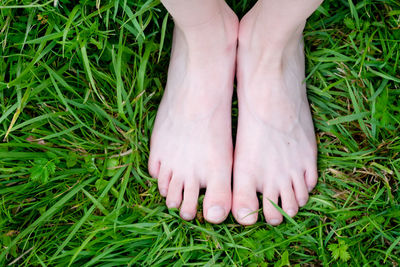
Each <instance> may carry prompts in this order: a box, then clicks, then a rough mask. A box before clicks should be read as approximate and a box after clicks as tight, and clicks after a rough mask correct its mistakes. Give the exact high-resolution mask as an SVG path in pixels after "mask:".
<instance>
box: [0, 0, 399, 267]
mask: <svg viewBox="0 0 400 267" xmlns="http://www.w3.org/2000/svg"><path fill="white" fill-rule="evenodd" d="M56 3H57V4H56ZM55 4H56V5H55ZM229 4H230V5H231V6H232V8H233V9H234V10H235V11H236V12H237V13H238V14H239V15H240V16H242V15H243V14H244V13H245V12H246V11H247V10H248V9H249V8H250V7H251V6H252V4H254V1H247V0H240V1H239V0H238V1H233V0H232V1H229ZM399 22H400V3H399V2H398V1H392V0H363V1H352V0H335V1H333V0H326V1H325V2H324V3H323V5H322V6H321V7H320V8H319V9H318V10H317V12H315V13H314V15H313V16H312V17H311V18H310V19H309V21H308V23H307V26H306V29H305V43H306V56H307V60H306V62H307V84H308V89H309V90H308V93H309V99H310V103H311V107H312V112H313V116H314V122H315V126H316V130H317V139H318V145H319V162H318V163H319V183H318V185H317V187H316V189H315V190H314V191H313V194H312V197H311V198H310V201H309V203H308V204H307V206H306V207H305V208H302V209H301V210H300V212H299V214H298V215H297V216H296V217H295V218H294V220H286V221H285V222H284V223H283V224H282V225H280V226H278V227H271V226H269V225H267V224H266V223H264V222H263V218H262V215H261V218H260V220H259V222H258V223H257V224H255V225H254V226H250V227H243V226H240V225H238V224H237V223H236V222H235V221H234V220H233V217H232V216H229V218H228V219H227V220H226V221H225V222H224V223H223V224H221V225H212V224H208V223H207V222H205V221H204V220H203V218H202V215H201V205H200V206H199V214H198V216H197V218H196V219H195V220H194V221H192V222H185V221H183V220H181V219H180V218H179V216H178V215H177V214H178V213H177V211H176V210H171V211H168V210H167V208H166V206H165V202H164V199H163V198H162V197H160V195H159V193H158V191H157V186H156V183H155V181H154V180H153V179H151V178H150V177H149V175H148V173H147V167H146V164H147V158H148V152H149V148H148V147H149V136H150V132H151V128H152V125H153V122H154V118H155V114H156V110H157V106H158V103H159V101H160V99H161V96H162V92H163V85H164V84H165V82H166V76H167V67H168V59H169V52H170V47H171V46H170V42H171V37H172V36H171V34H172V28H173V23H172V20H171V18H169V17H168V14H167V13H166V10H165V9H164V8H163V7H162V5H161V4H160V2H159V1H154V0H147V1H146V0H135V1H127V0H125V1H122V0H121V1H119V0H114V1H100V0H97V1H89V0H81V1H68V0H65V1H61V0H60V1H48V2H46V1H35V2H32V1H25V0H22V1H21V0H18V1H17V0H15V1H14V0H0V110H1V112H0V139H1V142H0V242H1V247H0V265H6V264H7V265H19V266H47V265H52V266H53V265H58V266H68V265H74V266H76V265H78V266H93V265H101V266H117V265H133V266H137V265H142V266H161V265H173V266H183V265H206V266H217V265H221V266H225V265H232V266H267V265H270V266H272V265H275V266H285V265H288V264H290V265H296V264H307V265H337V266H342V265H344V264H347V265H351V266H360V265H363V266H378V265H379V266H385V265H386V266H398V263H399V262H400V219H399V218H400V203H399V202H400V196H399V188H398V187H399V180H400V173H399V171H400V170H399V169H400V158H399V152H400V138H399V123H400V115H399V111H400V110H399V109H400V103H399V94H400V88H399V87H400V75H399V73H400V71H399V70H400V68H399V58H400V47H399V40H400V30H399ZM211 38H212V37H211ZM236 117H237V103H236V100H235V101H234V108H233V120H234V121H236ZM201 200H202V199H200V201H201Z"/></svg>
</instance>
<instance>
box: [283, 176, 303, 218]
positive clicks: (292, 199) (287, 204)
mask: <svg viewBox="0 0 400 267" xmlns="http://www.w3.org/2000/svg"><path fill="white" fill-rule="evenodd" d="M281 202H282V209H283V210H284V211H285V212H286V213H287V215H289V216H290V217H294V216H295V215H296V214H297V211H298V210H299V206H298V204H297V199H296V196H295V194H294V191H293V187H292V184H291V183H287V184H285V185H284V186H283V187H282V188H281Z"/></svg>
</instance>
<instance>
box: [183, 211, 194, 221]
mask: <svg viewBox="0 0 400 267" xmlns="http://www.w3.org/2000/svg"><path fill="white" fill-rule="evenodd" d="M181 217H182V219H184V220H186V221H190V220H192V217H193V216H192V215H190V214H189V213H182V214H181Z"/></svg>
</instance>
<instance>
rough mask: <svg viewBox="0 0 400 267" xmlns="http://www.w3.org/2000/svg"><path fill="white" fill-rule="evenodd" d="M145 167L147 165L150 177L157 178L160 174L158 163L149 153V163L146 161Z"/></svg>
mask: <svg viewBox="0 0 400 267" xmlns="http://www.w3.org/2000/svg"><path fill="white" fill-rule="evenodd" d="M147 165H148V166H147V168H148V170H149V174H150V175H151V177H153V178H157V177H158V174H159V172H160V161H159V160H157V159H155V158H154V156H152V154H151V153H150V156H149V161H148V164H147Z"/></svg>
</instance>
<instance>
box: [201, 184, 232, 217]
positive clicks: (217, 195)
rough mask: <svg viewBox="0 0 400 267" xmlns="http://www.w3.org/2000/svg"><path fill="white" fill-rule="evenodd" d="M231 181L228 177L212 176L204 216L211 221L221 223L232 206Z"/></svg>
mask: <svg viewBox="0 0 400 267" xmlns="http://www.w3.org/2000/svg"><path fill="white" fill-rule="evenodd" d="M231 198H232V193H231V183H230V182H229V180H228V179H221V178H219V177H215V178H211V179H210V182H209V183H208V184H207V190H206V195H205V197H204V202H203V210H204V211H203V212H204V218H205V219H206V220H207V221H208V222H210V223H221V222H223V221H224V220H225V219H226V217H227V216H228V214H229V211H230V208H231Z"/></svg>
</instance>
